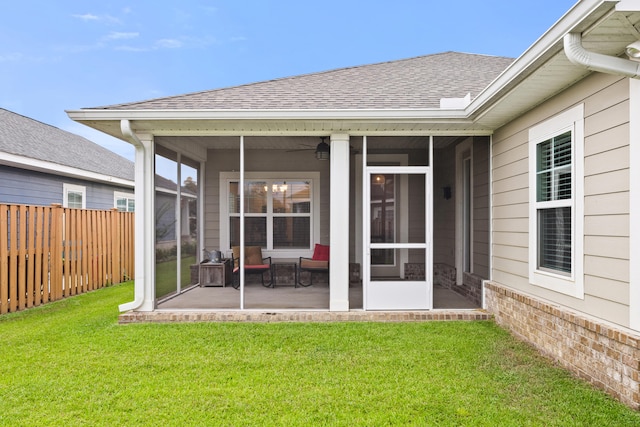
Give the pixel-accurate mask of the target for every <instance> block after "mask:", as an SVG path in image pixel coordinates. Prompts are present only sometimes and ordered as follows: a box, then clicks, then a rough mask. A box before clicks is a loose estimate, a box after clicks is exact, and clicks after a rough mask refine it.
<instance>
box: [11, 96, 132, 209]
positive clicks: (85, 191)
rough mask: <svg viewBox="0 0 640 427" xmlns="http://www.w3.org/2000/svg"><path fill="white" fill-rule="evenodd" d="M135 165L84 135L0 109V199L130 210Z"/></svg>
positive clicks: (74, 206) (39, 203) (37, 203)
mask: <svg viewBox="0 0 640 427" xmlns="http://www.w3.org/2000/svg"><path fill="white" fill-rule="evenodd" d="M134 169H135V167H134V164H133V162H131V161H130V160H127V159H125V158H124V157H121V156H119V155H117V154H115V153H114V152H112V151H109V150H107V149H106V148H104V147H101V146H100V145H98V144H96V143H94V142H91V141H89V140H88V139H85V138H83V137H81V136H78V135H75V134H73V133H70V132H66V131H63V130H61V129H58V128H56V127H54V126H50V125H47V124H45V123H42V122H39V121H37V120H33V119H30V118H28V117H25V116H22V115H20V114H17V113H14V112H11V111H8V110H5V109H1V108H0V203H15V204H28V205H50V204H52V203H60V204H61V205H63V206H64V207H72V208H85V209H112V208H118V210H121V211H128V212H131V211H133V210H134V209H135V205H134V202H135V198H134Z"/></svg>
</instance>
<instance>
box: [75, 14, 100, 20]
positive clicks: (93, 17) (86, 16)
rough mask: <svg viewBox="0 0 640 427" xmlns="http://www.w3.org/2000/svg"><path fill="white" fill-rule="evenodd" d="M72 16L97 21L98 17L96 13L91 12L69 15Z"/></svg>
mask: <svg viewBox="0 0 640 427" xmlns="http://www.w3.org/2000/svg"><path fill="white" fill-rule="evenodd" d="M71 16H73V17H74V18H78V19H81V20H83V21H98V20H100V18H99V17H98V16H97V15H93V14H91V13H85V14H84V15H77V14H76V15H71Z"/></svg>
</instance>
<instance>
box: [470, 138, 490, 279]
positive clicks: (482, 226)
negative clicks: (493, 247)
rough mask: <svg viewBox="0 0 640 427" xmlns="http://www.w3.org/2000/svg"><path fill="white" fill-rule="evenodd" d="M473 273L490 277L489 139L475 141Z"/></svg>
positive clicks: (476, 139)
mask: <svg viewBox="0 0 640 427" xmlns="http://www.w3.org/2000/svg"><path fill="white" fill-rule="evenodd" d="M473 273H475V274H477V275H478V276H481V277H484V278H488V277H489V138H486V137H476V138H474V140H473Z"/></svg>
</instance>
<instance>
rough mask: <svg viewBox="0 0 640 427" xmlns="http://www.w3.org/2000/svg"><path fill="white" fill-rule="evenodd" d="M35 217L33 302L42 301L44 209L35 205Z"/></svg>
mask: <svg viewBox="0 0 640 427" xmlns="http://www.w3.org/2000/svg"><path fill="white" fill-rule="evenodd" d="M33 208H34V209H33V210H34V214H35V218H34V219H33V227H34V232H33V264H34V266H33V269H34V271H33V299H34V300H33V304H34V305H35V306H38V305H40V304H41V303H42V282H43V281H42V233H43V231H44V222H43V221H44V209H43V208H42V207H41V206H34V207H33Z"/></svg>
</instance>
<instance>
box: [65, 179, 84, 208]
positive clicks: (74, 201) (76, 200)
mask: <svg viewBox="0 0 640 427" xmlns="http://www.w3.org/2000/svg"><path fill="white" fill-rule="evenodd" d="M62 193H63V199H62V206H63V207H65V208H75V209H86V207H87V200H86V194H87V190H86V188H85V187H84V186H82V185H75V184H62Z"/></svg>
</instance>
